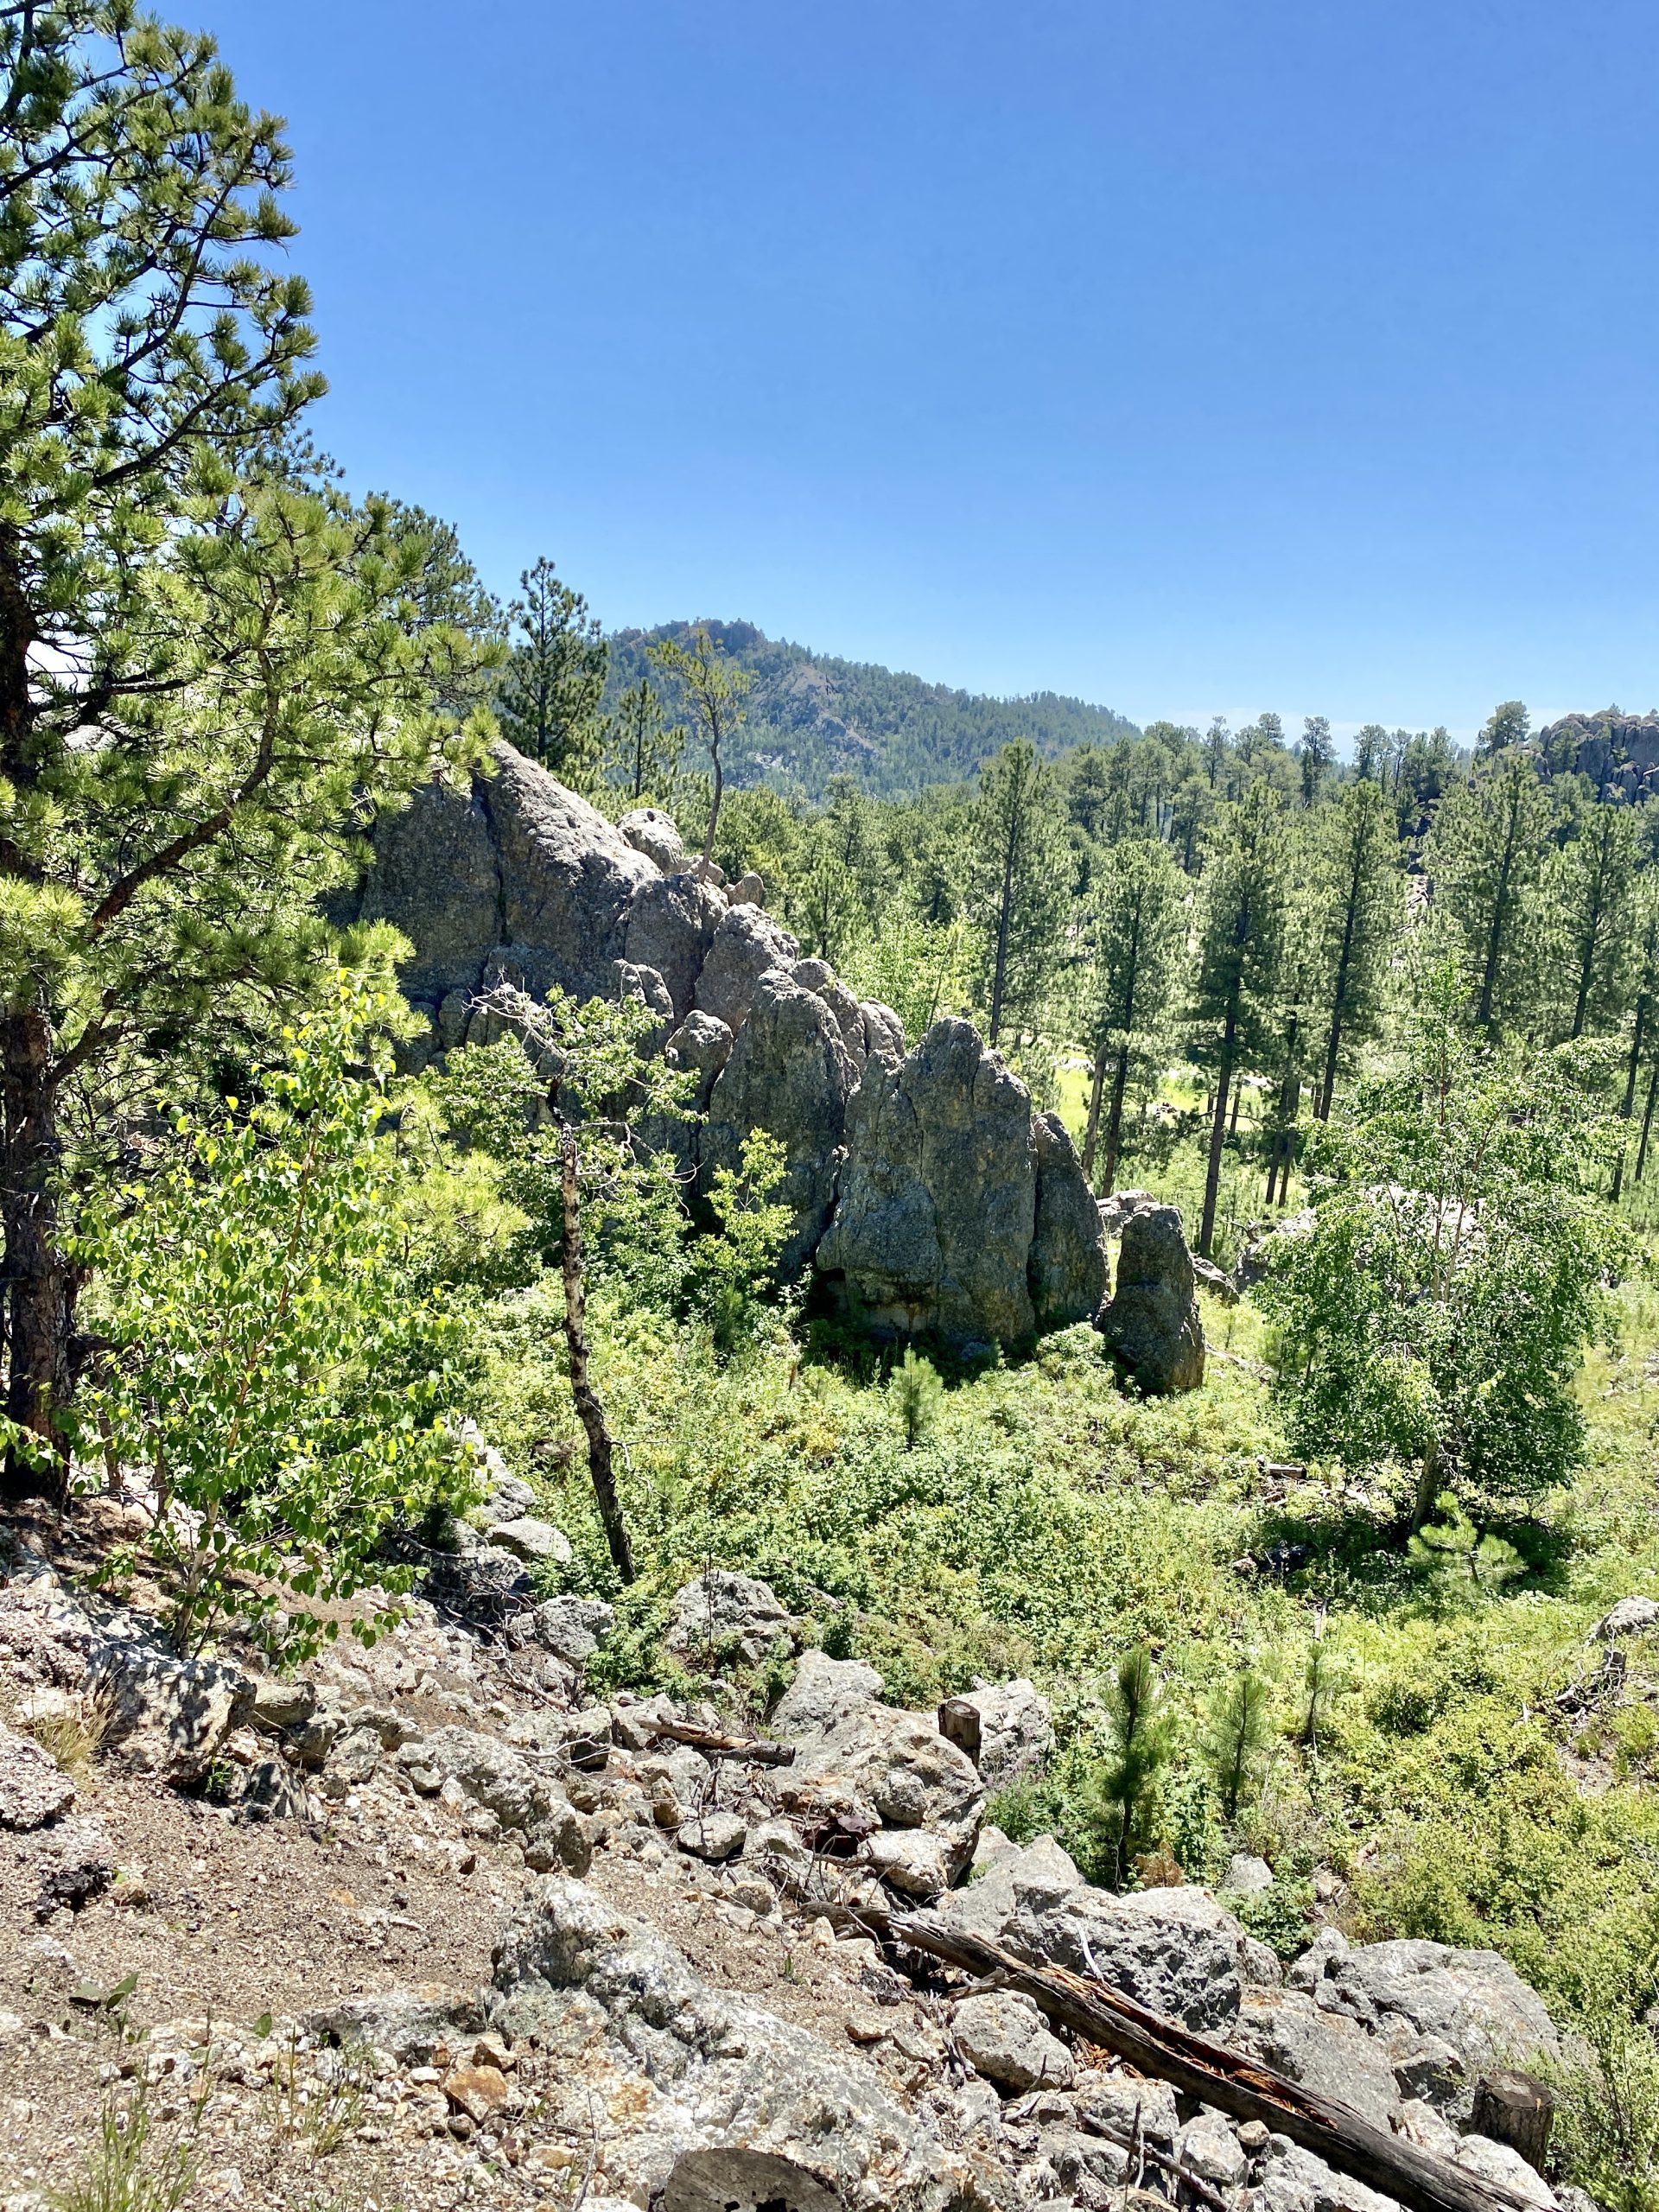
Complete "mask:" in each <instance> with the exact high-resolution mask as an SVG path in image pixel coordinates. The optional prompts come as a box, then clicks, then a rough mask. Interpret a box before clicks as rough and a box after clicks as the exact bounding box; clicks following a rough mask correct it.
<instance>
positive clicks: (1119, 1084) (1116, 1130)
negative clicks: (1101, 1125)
mask: <svg viewBox="0 0 1659 2212" xmlns="http://www.w3.org/2000/svg"><path fill="white" fill-rule="evenodd" d="M1128 1082H1129V1048H1128V1046H1127V1045H1125V1046H1123V1047H1122V1051H1121V1052H1119V1053H1118V1056H1117V1067H1116V1071H1115V1072H1114V1074H1113V1076H1112V1103H1111V1107H1110V1109H1109V1112H1108V1114H1107V1116H1106V1196H1107V1197H1108V1198H1110V1197H1111V1195H1112V1189H1113V1186H1114V1185H1115V1184H1116V1181H1117V1152H1118V1147H1119V1146H1120V1145H1121V1144H1122V1141H1123V1093H1124V1091H1125V1090H1127V1089H1128Z"/></svg>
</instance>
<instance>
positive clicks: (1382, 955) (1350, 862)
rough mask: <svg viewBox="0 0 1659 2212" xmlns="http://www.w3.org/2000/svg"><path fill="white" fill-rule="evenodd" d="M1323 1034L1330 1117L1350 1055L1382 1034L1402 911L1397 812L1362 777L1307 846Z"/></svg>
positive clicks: (1319, 818) (1323, 1104) (1321, 812)
mask: <svg viewBox="0 0 1659 2212" xmlns="http://www.w3.org/2000/svg"><path fill="white" fill-rule="evenodd" d="M1307 880H1308V891H1309V903H1310V906H1311V909H1312V916H1313V941H1314V960H1315V969H1316V980H1315V982H1314V984H1313V1007H1314V1010H1315V1014H1316V1018H1317V1020H1318V1024H1319V1033H1320V1046H1319V1077H1318V1080H1319V1093H1318V1096H1317V1098H1316V1099H1315V1102H1314V1108H1313V1110H1314V1113H1315V1115H1316V1116H1318V1118H1319V1120H1320V1121H1322V1122H1323V1121H1325V1120H1328V1119H1329V1117H1330V1113H1331V1101H1332V1096H1333V1095H1334V1094H1335V1091H1336V1087H1337V1075H1338V1070H1339V1068H1340V1066H1341V1065H1342V1058H1343V1054H1344V1050H1346V1049H1349V1048H1351V1046H1355V1045H1357V1044H1362V1043H1363V1042H1364V1041H1365V1040H1366V1039H1368V1038H1370V1037H1373V1036H1375V1035H1376V1031H1377V1027H1378V1026H1379V1024H1380V1022H1381V1020H1382V1014H1383V987H1384V984H1385V983H1386V982H1387V978H1388V972H1389V961H1390V960H1391V959H1392V957H1393V956H1394V949H1395V941H1396V938H1397V934H1398V928H1399V922H1400V906H1401V874H1400V849H1399V845H1398V842H1397V841H1396V839H1395V814H1394V808H1393V805H1392V804H1391V803H1390V801H1389V799H1388V798H1386V797H1385V795H1384V793H1383V790H1382V788H1381V786H1380V785H1376V784H1374V783H1370V782H1367V781H1363V780H1361V779H1355V781H1354V782H1352V783H1351V784H1349V785H1345V786H1344V789H1343V790H1342V791H1341V792H1340V793H1339V794H1338V797H1337V798H1336V799H1335V800H1333V801H1332V803H1331V804H1329V805H1326V806H1323V807H1320V808H1319V809H1318V810H1316V812H1315V813H1314V815H1313V827H1312V836H1311V838H1310V840H1309V844H1308V848H1307Z"/></svg>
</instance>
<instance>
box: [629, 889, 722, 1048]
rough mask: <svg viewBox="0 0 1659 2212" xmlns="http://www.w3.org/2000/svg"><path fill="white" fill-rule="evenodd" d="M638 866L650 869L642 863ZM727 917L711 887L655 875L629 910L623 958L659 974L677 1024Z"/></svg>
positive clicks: (684, 1014) (688, 1003) (694, 991)
mask: <svg viewBox="0 0 1659 2212" xmlns="http://www.w3.org/2000/svg"><path fill="white" fill-rule="evenodd" d="M636 857H638V856H637V855H636ZM639 865H640V866H641V867H642V868H649V867H650V863H649V861H645V860H643V859H642V860H640V861H639ZM726 912H727V908H726V901H725V900H724V899H722V898H721V895H720V893H719V892H718V891H716V890H715V887H714V885H713V884H712V883H704V882H703V881H702V880H701V879H700V878H699V877H697V876H695V875H658V874H656V873H655V871H654V870H653V871H652V877H651V880H650V881H649V882H647V883H646V884H645V885H644V886H643V887H641V889H640V891H639V894H638V896H637V897H636V898H635V899H633V901H632V905H631V906H629V908H628V912H627V920H626V931H625V934H624V938H623V943H622V945H621V947H620V951H621V955H622V957H623V958H625V959H627V960H631V961H632V963H633V964H634V966H635V967H636V968H639V967H644V968H654V969H656V970H657V973H658V975H659V976H661V977H662V979H663V982H664V984H665V985H666V987H667V989H668V995H669V998H670V1000H671V1002H672V1004H673V1008H674V1018H675V1020H677V1021H683V1020H685V1017H686V1015H687V1014H690V1011H691V1007H692V1002H693V999H694V996H695V994H696V987H697V978H698V976H700V975H701V974H702V963H703V962H704V961H705V960H706V959H707V958H708V957H709V948H710V946H711V945H712V944H714V941H715V931H717V930H718V929H719V927H720V925H721V922H722V921H723V920H724V919H725V918H726Z"/></svg>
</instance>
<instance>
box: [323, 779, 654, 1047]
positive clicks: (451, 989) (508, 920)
mask: <svg viewBox="0 0 1659 2212" xmlns="http://www.w3.org/2000/svg"><path fill="white" fill-rule="evenodd" d="M657 877H658V870H657V867H656V864H655V862H654V861H650V860H647V859H646V858H645V855H644V854H642V853H639V852H636V851H635V850H634V849H633V847H632V845H630V844H629V843H628V842H627V841H626V838H624V837H623V836H621V835H620V833H619V832H618V831H617V830H616V829H613V827H612V825H611V824H610V823H608V822H607V820H606V819H605V817H604V816H603V815H602V814H601V813H600V812H599V810H598V809H597V808H596V807H593V806H590V805H589V804H588V802H587V800H586V799H584V798H578V797H577V795H576V793H575V791H568V790H566V788H565V786H564V785H563V784H561V783H558V782H556V780H555V779H554V778H553V777H551V776H550V775H549V774H548V773H547V772H546V770H545V769H544V768H539V767H537V766H536V764H535V763H534V762H533V761H531V760H525V759H524V756H523V755H522V754H521V753H515V752H514V751H513V749H512V747H511V746H510V745H505V744H500V745H498V746H497V747H495V756H494V773H493V774H492V775H490V776H486V777H478V778H475V779H474V780H473V782H472V783H471V785H469V786H468V787H467V789H466V790H464V791H453V790H448V789H445V788H443V787H442V786H440V785H429V786H428V787H427V788H426V789H425V790H424V791H421V792H419V793H418V794H417V795H416V798H415V800H414V801H413V803H412V804H410V806H409V807H408V808H407V809H405V810H404V812H403V813H401V814H394V815H388V816H387V817H385V818H384V819H383V820H382V821H381V822H380V823H378V825H377V827H376V829H375V833H374V864H373V866H372V868H371V870H370V872H369V874H368V877H367V879H366V880H365V883H364V886H363V889H362V893H361V895H360V898H359V901H358V912H359V917H360V918H362V919H364V920H365V921H366V920H371V919H374V918H385V920H387V921H391V922H393V923H395V924H396V925H397V928H399V929H400V930H401V931H403V932H404V936H405V937H407V938H410V940H411V942H412V943H413V944H414V946H415V957H414V959H413V960H412V961H411V962H410V964H409V966H408V967H407V968H406V969H404V977H403V982H404V989H405V990H406V991H407V992H408V993H409V995H410V997H411V998H414V999H416V1000H420V1001H425V1002H428V1003H430V1004H433V1005H435V1004H437V1003H438V1002H439V1001H442V1000H444V999H445V998H446V997H448V996H450V995H464V994H468V993H471V992H473V991H474V990H476V989H477V988H479V986H480V983H481V982H482V980H483V977H484V973H485V969H486V965H487V964H488V963H489V961H490V958H491V956H492V954H493V953H497V952H499V951H506V952H509V953H510V955H511V965H512V969H513V970H514V972H515V973H517V974H518V975H519V976H522V977H523V980H524V984H525V987H526V988H528V989H530V990H531V991H534V992H537V994H540V993H543V992H545V991H546V990H547V988H549V986H550V985H552V984H557V985H558V986H559V987H560V988H563V989H564V990H568V991H571V992H574V993H575V995H576V996H577V997H579V998H594V997H601V996H604V995H607V993H608V992H609V991H610V990H611V988H613V969H612V965H611V963H613V961H614V960H616V959H617V958H618V957H620V955H621V954H622V953H623V952H624V951H625V950H626V948H625V945H624V944H623V925H624V922H625V919H626V915H627V912H628V909H629V907H630V906H631V904H632V900H633V898H634V895H635V893H637V892H638V891H639V888H640V887H641V886H642V885H643V884H645V883H646V882H648V881H651V880H655V879H657ZM641 957H645V958H646V961H647V964H649V965H652V966H655V965H656V964H657V963H654V962H651V961H649V959H648V956H641ZM451 1041H453V1040H451Z"/></svg>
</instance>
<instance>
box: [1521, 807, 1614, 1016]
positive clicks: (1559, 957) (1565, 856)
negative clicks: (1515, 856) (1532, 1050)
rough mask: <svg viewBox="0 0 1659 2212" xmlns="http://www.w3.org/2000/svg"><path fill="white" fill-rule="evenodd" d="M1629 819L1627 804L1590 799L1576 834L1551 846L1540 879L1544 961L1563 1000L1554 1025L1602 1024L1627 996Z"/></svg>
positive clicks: (1582, 812) (1581, 813)
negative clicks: (1546, 953) (1545, 946)
mask: <svg viewBox="0 0 1659 2212" xmlns="http://www.w3.org/2000/svg"><path fill="white" fill-rule="evenodd" d="M1636 867H1637V819H1636V815H1635V813H1634V811H1633V810H1632V809H1631V808H1630V807H1629V806H1621V805H1615V804H1611V803H1604V802H1599V801H1596V800H1592V801H1591V802H1590V803H1589V804H1587V805H1586V807H1585V808H1584V809H1583V810H1582V811H1581V812H1580V817H1579V821H1578V825H1577V835H1576V836H1573V837H1572V838H1570V839H1569V840H1568V842H1567V843H1566V844H1565V845H1562V846H1561V847H1560V848H1559V849H1557V850H1556V851H1554V852H1553V853H1552V854H1551V855H1549V857H1548V861H1547V862H1546V864H1545V867H1544V870H1543V878H1542V881H1541V885H1540V899H1539V903H1540V906H1541V919H1542V924H1543V934H1544V936H1545V937H1546V938H1548V939H1549V940H1551V944H1550V947H1549V949H1550V951H1551V954H1552V956H1553V957H1551V958H1550V960H1549V962H1548V967H1549V969H1550V970H1551V971H1552V972H1553V974H1554V976H1557V977H1559V980H1560V985H1561V987H1562V990H1563V1001H1562V1004H1561V1005H1560V1008H1559V1011H1558V1015H1557V1027H1558V1028H1559V1029H1560V1031H1561V1033H1564V1034H1565V1035H1566V1036H1567V1037H1581V1036H1582V1035H1583V1034H1584V1033H1585V1028H1586V1024H1587V1025H1588V1026H1589V1027H1592V1029H1603V1028H1605V1027H1607V1026H1608V1025H1609V1023H1610V1022H1613V1021H1617V1020H1618V1018H1619V1016H1620V1015H1621V1014H1623V1012H1624V1007H1626V1006H1627V1005H1628V1004H1629V1002H1630V971H1631V957H1630V956H1631V953H1632V950H1633V949H1634V940H1633V932H1632V929H1631V921H1632V912H1633V904H1634V899H1635V891H1636Z"/></svg>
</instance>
